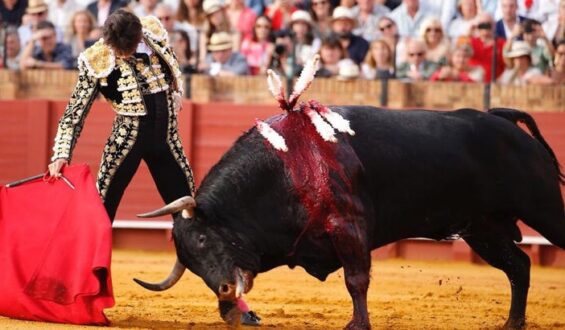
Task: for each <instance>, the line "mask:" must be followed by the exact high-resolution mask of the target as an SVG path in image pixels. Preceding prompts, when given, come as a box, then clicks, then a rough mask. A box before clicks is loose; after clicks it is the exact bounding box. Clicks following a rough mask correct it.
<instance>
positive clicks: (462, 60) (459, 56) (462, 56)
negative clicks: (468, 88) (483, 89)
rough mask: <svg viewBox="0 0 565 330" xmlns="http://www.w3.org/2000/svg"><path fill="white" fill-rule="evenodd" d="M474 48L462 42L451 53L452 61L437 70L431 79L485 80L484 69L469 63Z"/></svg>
mask: <svg viewBox="0 0 565 330" xmlns="http://www.w3.org/2000/svg"><path fill="white" fill-rule="evenodd" d="M472 52H473V50H472V49H471V46H469V45H466V44H461V45H459V46H457V47H455V49H454V50H453V52H452V53H451V63H450V65H446V66H443V67H441V68H440V69H439V70H437V71H436V72H435V73H434V74H433V75H432V76H431V77H430V80H431V81H458V82H483V80H484V74H485V72H484V70H483V68H481V67H480V66H476V67H473V66H471V65H470V64H469V59H470V58H471V55H472Z"/></svg>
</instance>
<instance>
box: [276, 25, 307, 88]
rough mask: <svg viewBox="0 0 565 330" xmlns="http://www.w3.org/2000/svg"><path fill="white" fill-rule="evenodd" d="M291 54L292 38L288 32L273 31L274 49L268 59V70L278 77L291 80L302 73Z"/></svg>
mask: <svg viewBox="0 0 565 330" xmlns="http://www.w3.org/2000/svg"><path fill="white" fill-rule="evenodd" d="M291 53H292V38H291V36H290V31H289V30H280V31H275V48H274V50H273V53H272V54H271V58H270V59H269V65H268V67H269V69H271V70H274V71H276V72H277V73H278V74H279V75H282V76H285V77H287V78H292V77H293V76H296V75H298V74H299V73H300V72H301V71H302V67H301V66H299V65H298V64H297V63H296V61H295V58H294V57H292V56H290V54H291Z"/></svg>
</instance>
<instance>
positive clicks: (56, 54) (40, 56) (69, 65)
mask: <svg viewBox="0 0 565 330" xmlns="http://www.w3.org/2000/svg"><path fill="white" fill-rule="evenodd" d="M33 58H34V59H36V60H39V61H44V62H51V63H61V64H63V68H65V69H66V70H72V69H75V68H76V67H77V65H76V61H75V59H74V58H73V54H72V50H71V47H70V46H68V45H65V44H63V43H60V42H58V43H57V45H55V49H53V55H52V58H53V59H52V60H51V61H48V60H47V58H46V56H45V53H43V50H42V49H41V47H39V46H35V48H34V49H33Z"/></svg>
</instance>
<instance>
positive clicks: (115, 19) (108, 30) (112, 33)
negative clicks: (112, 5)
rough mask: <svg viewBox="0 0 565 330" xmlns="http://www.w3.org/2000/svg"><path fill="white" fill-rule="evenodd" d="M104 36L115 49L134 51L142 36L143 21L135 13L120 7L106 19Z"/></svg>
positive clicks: (103, 29)
mask: <svg viewBox="0 0 565 330" xmlns="http://www.w3.org/2000/svg"><path fill="white" fill-rule="evenodd" d="M102 36H103V38H104V41H105V43H106V44H107V45H109V46H110V47H112V48H114V49H117V50H120V51H123V52H131V51H134V50H135V49H136V47H137V44H138V43H139V41H140V39H141V36H142V31H141V21H140V20H139V18H138V17H137V16H136V15H135V14H133V13H131V12H129V11H127V10H124V9H118V10H116V11H115V12H113V13H112V14H111V15H110V16H108V18H107V19H106V22H105V23H104V27H103V28H102Z"/></svg>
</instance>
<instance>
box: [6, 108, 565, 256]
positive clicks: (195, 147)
mask: <svg viewBox="0 0 565 330" xmlns="http://www.w3.org/2000/svg"><path fill="white" fill-rule="evenodd" d="M65 105H66V101H62V100H61V101H47V100H11V101H10V100H8V101H0V118H1V119H2V123H3V125H1V126H0V184H5V183H7V182H10V181H13V180H16V179H19V178H23V177H27V176H30V175H33V174H37V173H41V172H43V171H45V169H46V167H47V164H48V162H49V157H50V154H51V151H50V148H51V146H52V141H53V138H54V136H55V130H56V127H57V121H58V119H59V118H60V116H61V114H62V113H63V111H64V109H65ZM277 113H280V111H279V109H278V108H277V106H276V105H275V104H274V102H271V104H269V105H266V104H265V105H257V104H232V103H193V102H189V101H186V102H185V103H184V107H183V110H182V111H181V113H180V118H179V121H180V137H181V139H182V141H183V144H184V146H185V149H186V152H187V156H188V158H189V160H190V162H191V164H192V166H193V170H194V174H195V178H196V182H197V184H198V183H200V181H201V180H202V179H203V177H204V175H205V174H206V173H207V171H208V170H209V169H210V167H211V166H212V165H213V164H215V163H216V162H217V161H218V160H219V159H220V157H221V155H222V154H223V153H224V152H225V151H226V150H227V149H228V148H229V147H230V146H231V145H232V143H233V142H234V141H235V139H236V138H237V137H239V136H240V135H241V134H242V133H243V132H244V131H246V130H247V129H249V128H250V127H251V126H252V125H253V124H254V120H255V118H267V117H269V116H271V115H273V114H277ZM532 115H533V116H534V118H535V119H536V121H537V123H538V125H539V127H540V129H541V131H542V133H543V135H544V136H545V138H546V139H547V141H548V143H549V144H550V145H551V146H552V148H553V149H554V151H555V153H556V154H557V157H558V158H559V160H560V162H561V163H562V164H565V112H547V113H545V112H535V113H532ZM113 118H114V112H113V111H112V110H111V109H110V107H109V106H108V104H106V103H105V102H104V101H96V102H95V103H94V105H93V107H92V109H91V112H90V115H89V117H88V119H87V120H86V125H85V129H84V130H83V132H82V136H81V138H80V140H79V143H78V145H77V148H76V150H75V153H74V157H73V162H74V163H88V164H89V165H90V167H91V170H92V171H93V172H96V171H97V167H98V164H99V161H100V156H101V151H102V147H103V145H104V143H105V140H106V138H107V136H108V134H109V132H110V127H111V123H112V119H113ZM160 206H162V201H161V199H160V197H159V195H158V193H157V190H156V189H155V187H154V184H153V182H152V179H151V176H150V174H149V171H148V170H147V168H146V166H145V165H143V164H142V165H141V168H140V170H139V173H138V175H137V176H136V177H135V178H134V180H133V182H132V184H131V185H130V187H129V188H128V190H127V192H126V194H125V196H124V199H123V203H122V205H121V208H120V210H119V212H118V214H117V219H118V220H117V221H116V222H115V224H114V228H115V230H114V246H115V247H117V248H135V249H147V250H163V249H166V250H172V249H173V246H172V243H171V242H170V227H171V223H170V220H167V219H165V218H164V219H161V220H157V221H147V220H139V219H137V218H136V216H135V214H137V213H141V212H144V211H148V210H152V209H155V208H158V207H160ZM521 228H522V231H523V234H524V237H525V239H524V242H523V244H522V245H521V247H522V248H523V249H524V251H526V252H527V253H528V254H529V255H530V257H531V258H532V262H533V263H534V264H541V265H552V266H562V267H565V251H562V250H558V249H557V248H555V247H554V246H552V245H550V244H548V242H547V241H546V240H545V239H543V238H541V237H540V236H539V235H538V234H537V233H536V232H535V231H533V230H532V229H530V228H528V227H526V226H525V225H521ZM374 257H375V258H408V259H428V260H429V259H432V260H465V261H469V262H481V261H480V259H479V258H478V257H477V256H476V255H474V254H473V253H472V251H471V250H470V248H469V247H468V246H467V244H465V243H464V242H463V241H458V240H456V241H442V242H435V241H429V240H407V241H402V242H399V243H394V244H390V245H387V246H385V247H383V248H381V249H378V250H376V251H375V252H374Z"/></svg>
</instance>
